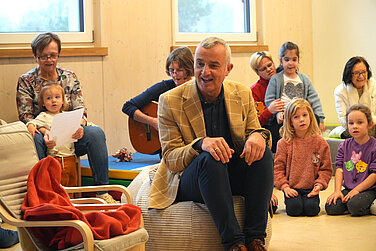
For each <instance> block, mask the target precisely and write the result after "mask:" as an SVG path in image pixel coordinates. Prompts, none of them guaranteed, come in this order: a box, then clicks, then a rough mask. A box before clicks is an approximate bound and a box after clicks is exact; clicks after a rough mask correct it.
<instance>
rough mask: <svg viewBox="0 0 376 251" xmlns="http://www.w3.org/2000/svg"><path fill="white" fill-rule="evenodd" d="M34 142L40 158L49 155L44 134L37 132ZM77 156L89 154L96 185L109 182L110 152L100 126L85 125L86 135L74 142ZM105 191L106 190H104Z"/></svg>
mask: <svg viewBox="0 0 376 251" xmlns="http://www.w3.org/2000/svg"><path fill="white" fill-rule="evenodd" d="M34 142H35V146H36V149H37V153H38V157H39V159H43V158H45V157H46V156H47V154H46V152H47V147H46V145H45V143H44V139H43V135H42V134H41V133H39V134H38V133H36V134H35V136H34ZM74 148H75V153H76V155H77V156H82V155H85V154H87V156H88V160H89V164H90V168H91V171H92V173H93V178H94V184H95V185H107V184H108V152H107V145H106V136H105V134H104V132H103V130H102V129H101V128H100V127H96V126H85V127H84V136H83V137H82V138H81V139H79V140H78V141H77V142H75V143H74ZM102 193H105V192H102ZM98 194H100V193H98Z"/></svg>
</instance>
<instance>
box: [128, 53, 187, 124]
mask: <svg viewBox="0 0 376 251" xmlns="http://www.w3.org/2000/svg"><path fill="white" fill-rule="evenodd" d="M166 73H167V75H169V76H171V77H172V79H170V80H163V81H162V82H159V83H157V84H155V85H153V86H151V87H150V88H148V89H146V90H145V91H144V92H143V93H141V94H139V95H137V96H136V97H134V98H132V99H130V100H128V101H127V102H126V103H125V104H124V105H123V109H122V111H123V112H124V113H125V114H127V115H128V116H129V117H131V118H132V119H134V120H136V121H138V122H141V123H144V124H149V125H151V126H153V127H154V128H155V129H156V130H158V118H154V117H151V116H148V115H146V114H145V113H143V112H142V111H141V110H140V109H141V108H142V107H144V106H145V105H147V104H149V103H150V102H152V101H158V99H159V95H161V94H162V93H164V92H166V91H168V90H171V89H173V88H175V87H176V86H178V85H181V84H183V83H185V82H187V81H188V80H190V79H191V78H192V76H193V55H192V52H191V50H190V49H189V48H188V47H185V46H184V47H179V48H176V49H175V50H173V51H172V52H171V53H170V55H169V56H168V57H167V60H166Z"/></svg>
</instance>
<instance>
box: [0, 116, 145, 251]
mask: <svg viewBox="0 0 376 251" xmlns="http://www.w3.org/2000/svg"><path fill="white" fill-rule="evenodd" d="M37 162H38V157H37V154H36V150H35V145H34V141H33V139H32V137H31V135H30V134H29V132H28V131H27V128H26V126H25V125H24V124H23V123H22V122H15V123H10V124H5V125H0V216H1V218H2V219H3V221H5V222H7V223H8V224H10V225H14V226H16V227H17V229H18V232H19V236H20V243H21V247H22V249H23V250H48V248H46V247H44V246H43V245H42V244H41V243H39V242H38V240H36V239H35V238H33V236H32V234H30V233H29V232H28V231H27V228H29V227H44V226H49V227H51V226H52V227H53V226H70V227H74V228H76V229H78V230H79V231H80V233H81V234H82V236H83V240H84V242H83V243H81V244H79V245H77V246H75V247H73V248H69V250H144V249H145V245H144V244H145V242H146V241H147V240H148V233H147V232H146V230H145V229H144V228H143V226H142V225H141V226H140V228H139V229H138V230H137V231H134V232H132V233H130V234H127V235H122V236H117V237H114V238H111V239H107V240H94V239H93V233H92V232H91V230H90V228H89V226H88V225H86V224H85V223H84V222H83V221H79V220H65V221H24V220H22V219H21V204H22V202H23V199H24V197H25V194H26V192H27V190H26V183H27V177H28V174H29V172H30V170H31V169H32V167H33V166H34V165H35V164H36V163H37ZM68 190H69V192H87V191H98V190H99V191H100V190H118V191H121V192H123V193H124V194H125V196H126V197H127V200H128V201H130V203H131V202H132V197H131V195H130V193H129V191H128V190H127V189H126V188H125V187H122V186H93V187H78V188H71V187H70V188H67V192H68ZM96 206H97V207H96V208H98V206H99V208H100V209H101V210H108V209H113V208H114V207H113V206H108V205H96ZM78 208H79V207H78ZM96 208H94V207H93V206H92V205H81V209H84V210H93V209H96Z"/></svg>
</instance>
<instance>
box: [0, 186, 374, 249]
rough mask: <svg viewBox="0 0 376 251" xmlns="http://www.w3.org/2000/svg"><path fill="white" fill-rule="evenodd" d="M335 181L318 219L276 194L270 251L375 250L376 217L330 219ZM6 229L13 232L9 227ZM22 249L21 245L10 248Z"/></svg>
mask: <svg viewBox="0 0 376 251" xmlns="http://www.w3.org/2000/svg"><path fill="white" fill-rule="evenodd" d="M333 183H334V181H333V179H332V180H331V181H330V183H329V187H328V189H327V190H326V191H323V192H321V193H320V200H321V212H320V214H319V215H318V216H316V217H289V216H287V215H286V212H285V205H284V202H283V194H282V192H281V191H277V190H275V191H274V194H275V195H276V196H277V197H278V199H279V208H278V210H277V212H276V214H275V215H274V217H273V219H272V229H273V230H272V232H273V236H272V239H271V242H270V246H269V249H268V250H269V251H295V250H297V251H301V250H304V251H337V250H338V251H375V250H376V216H374V215H369V216H363V217H351V216H350V215H343V216H328V215H326V213H325V210H324V203H325V201H326V198H327V197H328V195H330V194H331V193H332V191H333V185H334V184H333ZM2 227H4V228H10V229H14V228H12V227H9V225H7V224H4V223H3V224H2ZM3 250H13V251H15V250H17V251H19V250H21V247H20V245H19V244H17V245H15V246H13V247H12V248H9V249H3Z"/></svg>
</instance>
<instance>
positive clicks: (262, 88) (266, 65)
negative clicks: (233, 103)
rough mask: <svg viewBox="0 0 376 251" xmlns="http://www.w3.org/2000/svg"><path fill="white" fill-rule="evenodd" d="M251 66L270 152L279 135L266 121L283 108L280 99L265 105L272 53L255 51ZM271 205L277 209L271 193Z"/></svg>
mask: <svg viewBox="0 0 376 251" xmlns="http://www.w3.org/2000/svg"><path fill="white" fill-rule="evenodd" d="M250 63H251V68H252V69H253V70H254V71H255V72H256V74H257V75H258V76H259V77H260V79H259V80H258V81H257V82H256V83H255V84H254V85H252V86H251V90H252V96H253V99H254V101H255V105H256V110H257V117H258V119H259V121H260V124H261V126H262V127H265V128H266V129H268V130H269V131H270V132H271V133H272V135H273V137H272V141H273V142H272V152H273V153H275V152H276V146H277V141H278V139H279V138H280V137H276V136H275V135H279V127H277V126H268V121H269V120H270V118H272V117H273V114H276V113H277V112H280V111H282V110H283V108H284V102H283V101H281V100H280V99H277V100H275V101H273V102H272V103H271V104H270V105H269V107H265V92H266V88H267V87H268V84H269V80H270V79H271V78H272V77H273V76H274V74H276V68H275V65H274V62H273V59H272V55H271V54H270V52H268V51H260V52H256V53H254V54H253V55H252V56H251V60H250ZM272 205H273V213H275V211H277V208H278V199H277V197H276V196H275V195H274V194H273V195H272Z"/></svg>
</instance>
